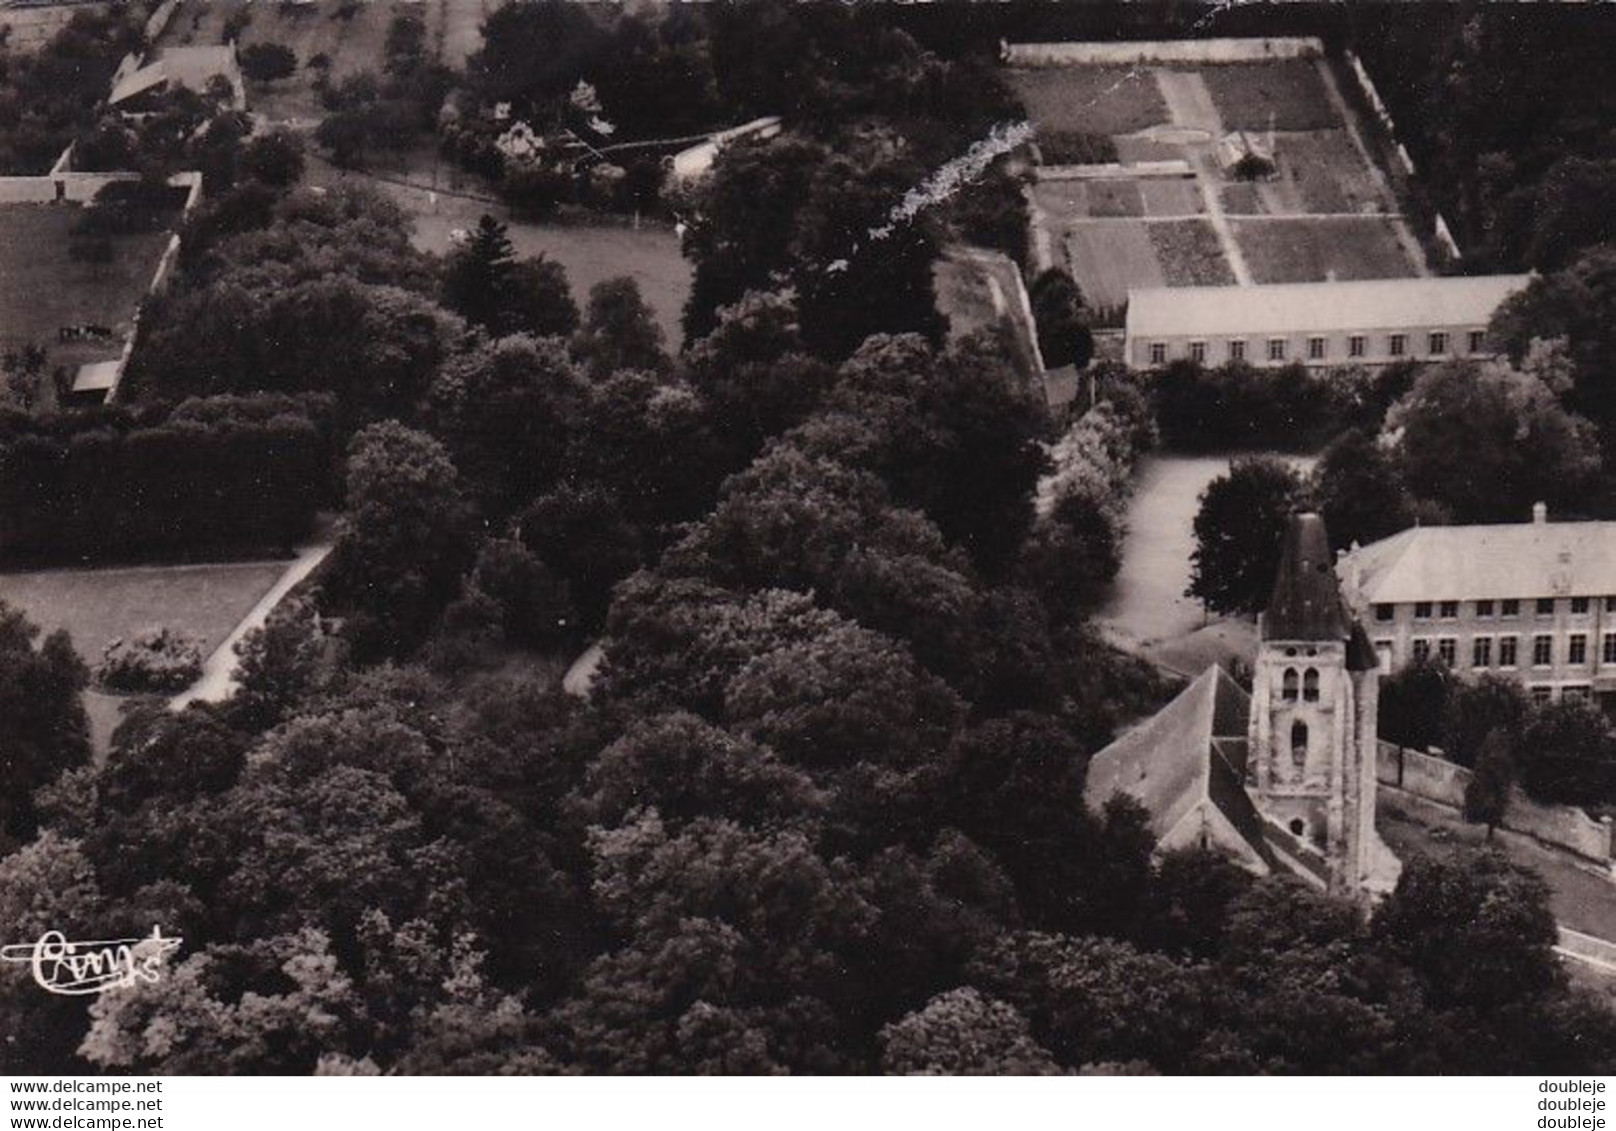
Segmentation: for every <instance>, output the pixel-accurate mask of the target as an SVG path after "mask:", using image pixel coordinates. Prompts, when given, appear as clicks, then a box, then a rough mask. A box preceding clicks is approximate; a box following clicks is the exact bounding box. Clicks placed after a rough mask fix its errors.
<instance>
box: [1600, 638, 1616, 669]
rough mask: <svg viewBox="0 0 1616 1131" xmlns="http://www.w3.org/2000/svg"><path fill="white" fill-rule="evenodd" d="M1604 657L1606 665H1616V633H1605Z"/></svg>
mask: <svg viewBox="0 0 1616 1131" xmlns="http://www.w3.org/2000/svg"><path fill="white" fill-rule="evenodd" d="M1602 655H1603V658H1604V662H1605V663H1607V664H1616V632H1607V633H1605V649H1604V652H1603V653H1602Z"/></svg>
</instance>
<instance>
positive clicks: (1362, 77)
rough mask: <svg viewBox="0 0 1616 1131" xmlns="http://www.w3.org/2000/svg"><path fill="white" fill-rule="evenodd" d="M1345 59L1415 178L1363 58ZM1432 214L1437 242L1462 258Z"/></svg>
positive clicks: (1442, 221) (1446, 229)
mask: <svg viewBox="0 0 1616 1131" xmlns="http://www.w3.org/2000/svg"><path fill="white" fill-rule="evenodd" d="M1346 60H1347V66H1348V67H1349V68H1350V69H1351V71H1352V75H1353V77H1354V78H1356V79H1357V80H1358V89H1359V90H1361V91H1363V95H1364V98H1365V99H1367V100H1368V102H1369V106H1370V108H1371V109H1372V110H1374V112H1375V117H1376V118H1377V119H1378V120H1379V121H1380V124H1381V126H1382V128H1384V129H1385V131H1386V135H1387V136H1388V137H1389V138H1391V140H1392V147H1393V149H1394V150H1395V151H1396V153H1397V162H1398V164H1400V165H1402V167H1403V171H1404V172H1405V173H1407V174H1408V175H1409V176H1410V177H1414V178H1417V177H1418V176H1419V173H1418V171H1417V170H1416V169H1415V168H1414V158H1412V157H1410V156H1409V154H1408V149H1407V147H1405V146H1404V145H1403V143H1402V142H1400V141H1398V140H1397V124H1396V123H1395V122H1394V121H1392V114H1391V111H1390V110H1388V109H1386V103H1384V102H1383V101H1381V98H1380V91H1378V90H1376V89H1375V82H1374V80H1373V79H1371V78H1370V77H1369V72H1368V70H1366V69H1365V68H1364V65H1363V60H1361V59H1359V58H1358V56H1357V55H1356V54H1354V53H1353V52H1351V51H1348V52H1347V53H1346ZM1432 215H1433V217H1434V218H1433V220H1432V224H1431V227H1432V231H1433V234H1434V235H1435V236H1436V239H1437V242H1438V243H1440V244H1441V245H1442V248H1443V250H1444V251H1446V252H1447V253H1448V254H1449V255H1451V256H1452V257H1453V258H1454V259H1455V260H1458V259H1462V258H1464V257H1463V255H1462V254H1461V253H1460V251H1459V243H1458V241H1457V240H1455V239H1454V238H1453V231H1452V230H1451V229H1450V228H1449V227H1448V222H1447V220H1445V219H1444V218H1443V216H1442V213H1440V212H1433V214H1432Z"/></svg>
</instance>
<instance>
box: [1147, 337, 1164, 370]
mask: <svg viewBox="0 0 1616 1131" xmlns="http://www.w3.org/2000/svg"><path fill="white" fill-rule="evenodd" d="M1150 364H1152V365H1166V364H1167V343H1166V342H1151V343H1150Z"/></svg>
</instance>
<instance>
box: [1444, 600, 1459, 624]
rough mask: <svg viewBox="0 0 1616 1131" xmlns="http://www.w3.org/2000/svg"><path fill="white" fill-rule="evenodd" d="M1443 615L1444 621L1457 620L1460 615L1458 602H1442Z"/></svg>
mask: <svg viewBox="0 0 1616 1131" xmlns="http://www.w3.org/2000/svg"><path fill="white" fill-rule="evenodd" d="M1441 613H1442V619H1443V620H1453V619H1455V618H1456V617H1457V616H1458V615H1459V602H1457V601H1443V602H1442V608H1441Z"/></svg>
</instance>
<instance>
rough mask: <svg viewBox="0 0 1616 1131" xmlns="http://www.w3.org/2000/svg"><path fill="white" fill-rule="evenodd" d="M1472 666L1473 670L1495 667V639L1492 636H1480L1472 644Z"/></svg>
mask: <svg viewBox="0 0 1616 1131" xmlns="http://www.w3.org/2000/svg"><path fill="white" fill-rule="evenodd" d="M1470 666H1471V667H1473V668H1490V667H1492V666H1493V638H1492V637H1491V636H1478V637H1476V638H1475V639H1474V640H1472V641H1471V642H1470Z"/></svg>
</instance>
